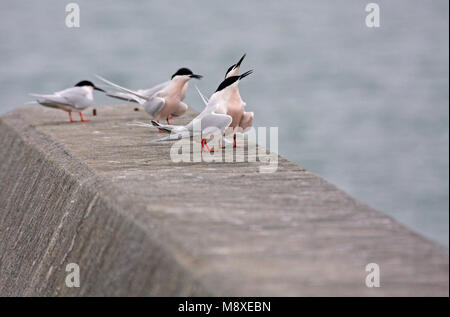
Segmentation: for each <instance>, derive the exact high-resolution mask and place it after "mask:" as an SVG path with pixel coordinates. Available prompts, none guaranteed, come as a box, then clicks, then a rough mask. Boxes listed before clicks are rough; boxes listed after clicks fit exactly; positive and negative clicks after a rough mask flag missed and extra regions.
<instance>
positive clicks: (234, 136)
mask: <svg viewBox="0 0 450 317" xmlns="http://www.w3.org/2000/svg"><path fill="white" fill-rule="evenodd" d="M233 141H234V142H233V147H234V148H236V147H237V145H236V134H235V135H233Z"/></svg>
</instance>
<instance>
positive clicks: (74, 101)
mask: <svg viewBox="0 0 450 317" xmlns="http://www.w3.org/2000/svg"><path fill="white" fill-rule="evenodd" d="M94 90H99V91H103V92H105V91H104V90H103V89H101V88H98V87H96V86H95V85H94V84H93V83H92V82H90V81H88V80H83V81H80V82H79V83H78V84H76V85H75V87H72V88H67V89H64V90H61V91H57V92H55V93H53V94H48V95H42V94H30V96H33V97H37V100H36V102H37V103H39V104H41V105H43V106H45V107H50V108H56V109H61V110H64V111H67V112H68V113H69V119H70V122H75V121H74V120H73V119H72V112H78V113H79V114H80V119H81V121H82V122H88V121H89V120H85V119H84V118H83V114H82V113H81V111H83V110H84V109H86V108H89V107H91V106H93V104H94V94H93V92H94Z"/></svg>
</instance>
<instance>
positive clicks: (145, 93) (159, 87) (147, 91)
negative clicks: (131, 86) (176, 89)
mask: <svg viewBox="0 0 450 317" xmlns="http://www.w3.org/2000/svg"><path fill="white" fill-rule="evenodd" d="M170 82H171V81H170V80H168V81H166V82H163V83H161V84H159V85H156V86H154V87H152V88H149V89H139V90H138V91H137V93H139V94H140V95H143V96H146V97H151V96H153V95H154V94H156V93H158V92H160V91H161V90H163V89H164V88H166V87H167V86H168V85H169V84H170Z"/></svg>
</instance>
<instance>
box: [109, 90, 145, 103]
mask: <svg viewBox="0 0 450 317" xmlns="http://www.w3.org/2000/svg"><path fill="white" fill-rule="evenodd" d="M106 95H107V96H108V97H112V98H116V99H120V100H124V101H128V102H137V103H144V102H145V100H143V99H141V98H139V97H136V96H135V95H132V94H129V93H126V92H119V91H108V92H106Z"/></svg>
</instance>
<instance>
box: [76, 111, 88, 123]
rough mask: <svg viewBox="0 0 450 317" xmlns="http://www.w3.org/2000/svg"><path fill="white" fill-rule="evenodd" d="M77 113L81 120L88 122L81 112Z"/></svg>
mask: <svg viewBox="0 0 450 317" xmlns="http://www.w3.org/2000/svg"><path fill="white" fill-rule="evenodd" d="M78 113H79V114H80V119H81V122H89V120H84V118H83V114H82V113H81V112H78Z"/></svg>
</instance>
